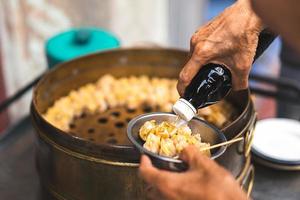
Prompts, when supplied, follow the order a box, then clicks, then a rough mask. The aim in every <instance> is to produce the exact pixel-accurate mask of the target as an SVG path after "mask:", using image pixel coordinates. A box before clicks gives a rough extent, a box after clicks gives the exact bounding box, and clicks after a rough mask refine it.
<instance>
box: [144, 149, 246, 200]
mask: <svg viewBox="0 0 300 200" xmlns="http://www.w3.org/2000/svg"><path fill="white" fill-rule="evenodd" d="M181 159H182V160H184V161H186V162H187V163H188V165H189V170H188V171H186V172H182V173H176V172H169V171H164V170H159V169H157V168H155V167H153V166H152V164H151V161H150V159H149V158H148V157H147V156H142V159H141V164H140V169H139V170H140V175H141V177H142V178H143V179H144V180H145V181H146V183H147V184H148V185H150V186H151V187H150V188H148V196H149V197H151V198H152V199H156V200H157V199H167V200H246V199H247V197H246V194H245V193H244V192H243V191H242V189H241V188H240V186H239V185H238V183H237V182H236V181H235V179H234V178H233V177H232V176H231V175H230V174H229V172H227V171H226V170H225V169H223V168H222V167H220V166H219V165H218V164H217V163H215V162H214V161H212V160H211V159H210V158H208V157H206V156H204V155H202V154H201V153H200V152H199V150H198V149H196V148H195V147H193V146H189V147H187V148H185V149H184V150H183V152H182V154H181ZM149 192H150V194H149Z"/></svg>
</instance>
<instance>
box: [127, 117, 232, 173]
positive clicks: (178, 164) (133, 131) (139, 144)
mask: <svg viewBox="0 0 300 200" xmlns="http://www.w3.org/2000/svg"><path fill="white" fill-rule="evenodd" d="M176 117H177V116H176V115H174V114H171V113H163V112H153V113H148V114H143V115H139V116H137V117H135V118H133V119H132V120H131V121H130V122H129V123H128V127H127V136H128V138H129V140H130V141H131V142H132V143H133V145H134V146H135V147H136V148H137V149H138V150H139V152H140V153H141V154H146V155H147V156H149V157H150V159H151V161H152V163H153V165H154V166H156V167H157V168H160V169H165V170H170V171H185V170H187V168H188V166H187V164H186V163H184V162H183V161H182V160H179V159H175V158H170V157H166V156H161V155H158V154H156V153H153V152H151V151H149V150H147V149H145V148H144V147H143V144H144V141H143V140H142V139H141V138H140V136H139V130H140V128H141V126H142V125H143V124H144V123H145V122H146V121H149V120H156V122H158V123H161V122H163V121H169V122H170V121H175V119H176ZM188 126H189V127H190V128H191V130H192V133H200V135H201V139H202V141H203V142H207V143H210V145H214V144H218V143H221V142H226V137H225V136H224V134H223V133H222V132H221V131H220V130H219V129H217V128H216V127H214V126H213V125H211V124H209V123H208V122H206V121H203V120H201V119H199V118H193V119H192V120H191V121H190V122H189V123H188ZM225 150H226V146H221V147H219V148H215V149H213V150H211V159H216V158H218V157H219V156H221V155H222V154H223V153H224V152H225Z"/></svg>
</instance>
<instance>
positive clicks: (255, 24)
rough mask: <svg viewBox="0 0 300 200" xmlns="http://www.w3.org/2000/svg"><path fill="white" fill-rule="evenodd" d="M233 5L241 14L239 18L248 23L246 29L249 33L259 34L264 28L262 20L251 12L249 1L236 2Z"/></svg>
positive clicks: (239, 0)
mask: <svg viewBox="0 0 300 200" xmlns="http://www.w3.org/2000/svg"><path fill="white" fill-rule="evenodd" d="M235 4H236V5H235V6H236V9H238V10H239V13H240V14H241V16H240V17H242V18H244V19H245V20H246V21H248V22H249V23H248V24H249V26H248V29H249V30H250V31H255V32H257V33H260V32H261V31H262V30H263V29H264V28H265V26H264V24H263V22H262V20H261V19H260V18H259V17H258V16H257V15H256V14H255V12H254V11H253V10H252V7H251V2H250V0H238V1H237V2H236V3H235Z"/></svg>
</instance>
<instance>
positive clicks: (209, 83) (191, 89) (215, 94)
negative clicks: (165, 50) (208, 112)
mask: <svg viewBox="0 0 300 200" xmlns="http://www.w3.org/2000/svg"><path fill="white" fill-rule="evenodd" d="M275 37H276V35H275V34H273V33H272V32H269V31H268V30H267V29H265V30H264V31H262V32H261V33H260V35H259V39H258V46H257V49H256V54H255V57H254V61H255V60H256V59H257V58H258V57H259V56H260V55H261V54H262V53H263V52H264V50H265V49H266V48H267V47H268V46H269V45H270V44H271V42H272V41H273V40H274V39H275ZM230 89H231V73H230V70H229V69H228V68H226V67H225V66H223V65H220V64H214V63H209V64H207V65H205V66H203V67H202V68H201V69H200V70H199V72H198V73H197V74H196V76H195V77H194V78H193V80H192V81H191V83H190V85H188V86H187V88H186V90H185V93H184V95H183V97H182V98H180V99H179V100H178V101H177V102H176V103H175V104H174V106H173V111H174V112H175V113H176V114H177V115H178V116H179V118H181V119H183V120H184V121H190V120H191V119H192V118H193V117H194V116H195V115H196V114H197V109H199V108H203V107H205V106H208V105H211V104H214V103H217V102H218V101H220V100H222V99H223V98H224V97H225V96H226V95H227V94H228V93H229V91H230Z"/></svg>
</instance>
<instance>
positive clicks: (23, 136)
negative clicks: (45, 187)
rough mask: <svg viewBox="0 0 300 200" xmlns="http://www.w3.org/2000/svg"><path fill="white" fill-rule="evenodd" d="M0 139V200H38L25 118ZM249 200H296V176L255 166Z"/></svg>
mask: <svg viewBox="0 0 300 200" xmlns="http://www.w3.org/2000/svg"><path fill="white" fill-rule="evenodd" d="M5 135H6V136H4V135H2V138H1V139H0V199H5V200H6V199H7V200H8V199H9V200H38V199H41V197H40V196H39V194H40V184H39V181H38V176H37V172H36V170H35V162H34V141H35V135H34V131H33V128H32V126H31V123H30V119H29V118H25V119H24V120H22V121H21V122H20V123H18V124H17V125H16V126H14V127H12V128H11V129H10V130H8V131H7V132H6V133H5ZM0 137H1V136H0ZM255 169H256V176H255V185H254V191H253V193H252V197H253V199H256V200H299V199H300V172H284V171H277V170H272V169H269V168H265V167H263V166H260V165H257V164H255Z"/></svg>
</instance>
